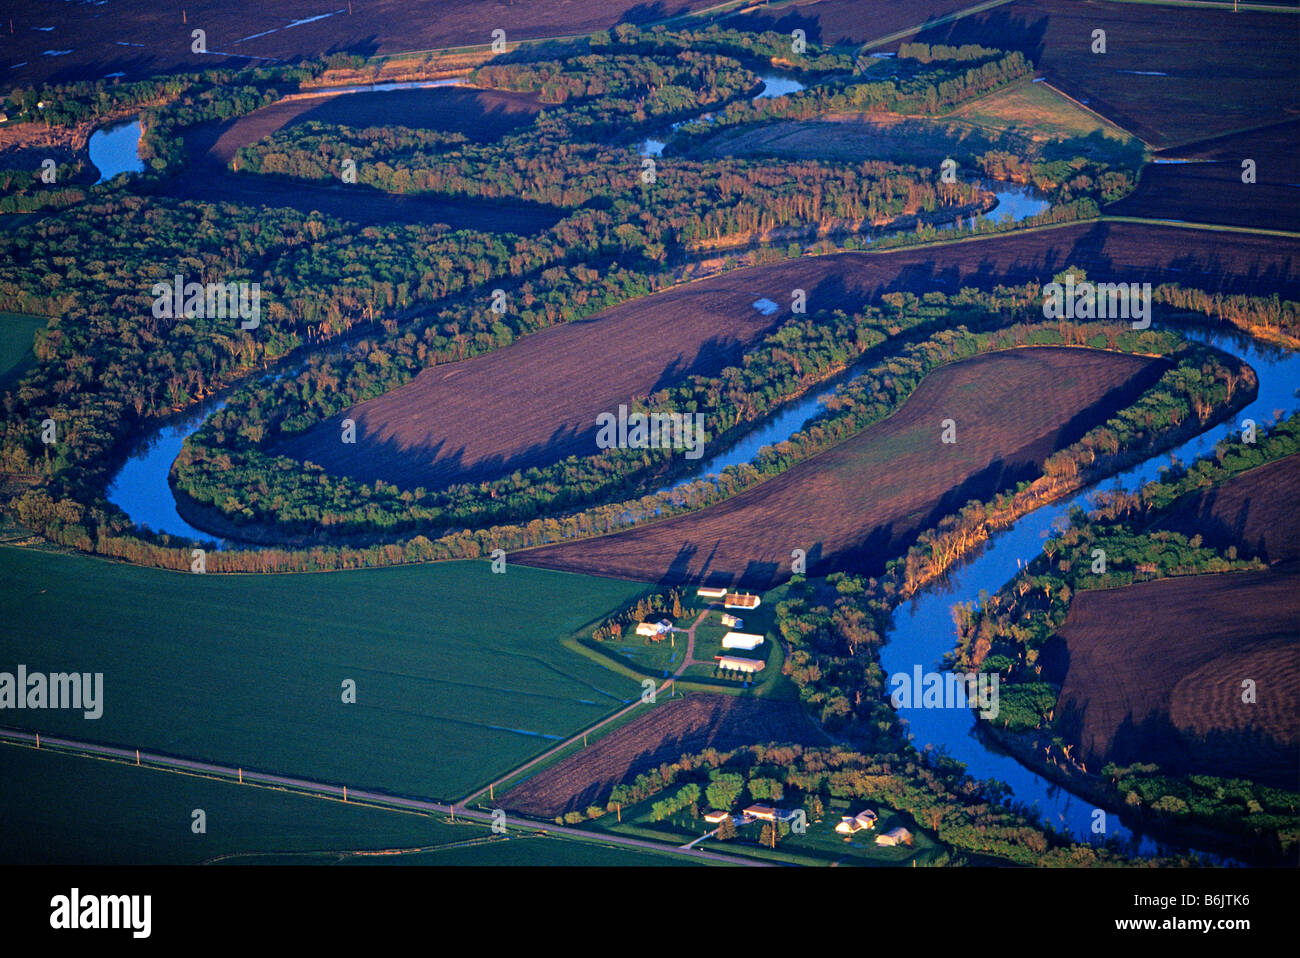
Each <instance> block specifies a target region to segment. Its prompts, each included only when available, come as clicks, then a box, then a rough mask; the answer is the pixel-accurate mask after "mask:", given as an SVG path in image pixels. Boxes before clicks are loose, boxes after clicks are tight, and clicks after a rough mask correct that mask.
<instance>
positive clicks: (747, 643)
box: [722, 632, 763, 652]
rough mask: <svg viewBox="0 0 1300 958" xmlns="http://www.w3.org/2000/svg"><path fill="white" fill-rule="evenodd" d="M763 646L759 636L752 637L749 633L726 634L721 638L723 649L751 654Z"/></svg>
mask: <svg viewBox="0 0 1300 958" xmlns="http://www.w3.org/2000/svg"><path fill="white" fill-rule="evenodd" d="M762 644H763V637H762V636H761V635H754V634H752V633H749V632H728V633H727V634H726V635H724V636H723V637H722V647H723V648H724V649H745V650H746V651H749V652H752V651H753V650H754V649H756V648H758V647H759V646H760V645H762Z"/></svg>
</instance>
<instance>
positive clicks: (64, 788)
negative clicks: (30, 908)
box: [0, 745, 681, 865]
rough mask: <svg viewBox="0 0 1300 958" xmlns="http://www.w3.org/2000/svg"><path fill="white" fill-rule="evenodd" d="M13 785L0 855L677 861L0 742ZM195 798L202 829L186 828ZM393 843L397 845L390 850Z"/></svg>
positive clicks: (102, 859) (241, 860)
mask: <svg viewBox="0 0 1300 958" xmlns="http://www.w3.org/2000/svg"><path fill="white" fill-rule="evenodd" d="M0 765H2V766H3V768H4V770H5V774H6V776H12V777H13V778H12V779H11V781H21V782H24V783H26V784H25V787H23V788H6V789H4V791H3V794H0V817H3V819H4V822H5V842H4V843H3V845H0V864H6V865H9V864H26V863H40V864H47V865H132V864H158V865H164V864H165V865H197V864H282V865H303V864H366V865H371V864H429V865H548V864H550V865H616V864H621V865H669V864H676V863H679V862H680V861H681V860H680V859H674V858H671V857H668V856H663V855H655V854H653V853H650V852H641V851H638V850H635V849H623V848H620V849H615V848H612V847H610V846H602V845H599V844H596V843H592V842H585V841H573V840H566V839H560V838H555V837H541V836H538V835H537V834H536V833H535V832H533V831H528V832H508V833H507V834H506V835H505V836H500V837H498V836H495V835H493V834H492V833H491V832H490V830H489V829H488V827H487V826H486V825H483V824H479V823H473V822H469V821H465V820H461V821H458V822H457V823H456V824H451V823H449V822H448V821H447V820H446V818H445V816H442V815H438V816H429V815H423V814H412V813H408V812H399V811H393V810H391V809H384V808H375V807H373V806H367V805H358V804H355V803H348V804H344V803H343V802H340V801H324V802H323V801H321V800H319V799H317V798H312V797H309V796H305V795H298V794H294V793H292V792H286V791H279V790H276V789H267V788H253V787H248V786H240V785H237V784H234V783H232V782H227V781H218V780H215V779H209V778H202V777H199V776H190V775H174V774H170V773H168V772H163V771H159V770H157V769H152V768H149V767H147V766H146V767H144V768H133V767H132V766H130V765H124V764H120V763H117V762H107V761H93V760H92V761H87V760H85V759H84V758H80V757H78V756H71V755H66V754H61V753H59V752H57V751H51V750H48V749H43V750H41V751H39V752H38V751H36V750H34V749H30V748H17V747H13V746H10V745H2V746H0ZM196 808H201V809H202V810H203V811H204V813H205V816H206V825H207V831H206V832H205V833H204V834H201V835H200V834H195V833H194V832H193V830H192V824H193V818H192V814H193V811H194V810H195V809H196ZM399 851H400V854H399V853H397V852H399Z"/></svg>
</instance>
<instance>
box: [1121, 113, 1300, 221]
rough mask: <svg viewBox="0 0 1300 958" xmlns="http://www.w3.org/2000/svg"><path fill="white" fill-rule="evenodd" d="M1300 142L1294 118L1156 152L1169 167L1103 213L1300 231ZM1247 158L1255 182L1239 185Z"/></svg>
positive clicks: (1156, 170) (1145, 173) (1152, 168)
mask: <svg viewBox="0 0 1300 958" xmlns="http://www.w3.org/2000/svg"><path fill="white" fill-rule="evenodd" d="M1298 138H1300V121H1295V120H1291V121H1288V122H1286V123H1279V124H1274V125H1272V126H1267V127H1261V128H1259V129H1256V130H1248V131H1246V132H1244V133H1236V134H1232V135H1230V136H1223V137H1216V138H1214V139H1210V140H1203V141H1200V142H1198V143H1192V144H1188V145H1187V146H1185V147H1181V148H1179V149H1175V150H1171V151H1168V153H1161V154H1158V158H1159V159H1168V160H1170V161H1171V162H1167V163H1153V164H1150V165H1148V166H1147V167H1146V168H1144V169H1143V170H1142V176H1141V178H1140V180H1139V181H1138V186H1137V189H1136V190H1134V191H1133V192H1132V193H1130V194H1129V195H1128V196H1126V197H1124V198H1123V199H1122V200H1120V201H1118V202H1116V203H1112V204H1110V205H1109V206H1107V207H1106V212H1107V213H1110V214H1113V215H1116V216H1149V217H1162V218H1166V219H1182V220H1191V221H1194V222H1198V223H1223V224H1225V225H1228V226H1251V227H1257V228H1262V229H1278V230H1291V231H1300V160H1297V159H1296V154H1295V144H1296V142H1297V139H1298ZM1245 159H1252V160H1254V161H1255V182H1254V183H1243V182H1242V161H1243V160H1245ZM1176 160H1194V161H1195V162H1172V161H1176Z"/></svg>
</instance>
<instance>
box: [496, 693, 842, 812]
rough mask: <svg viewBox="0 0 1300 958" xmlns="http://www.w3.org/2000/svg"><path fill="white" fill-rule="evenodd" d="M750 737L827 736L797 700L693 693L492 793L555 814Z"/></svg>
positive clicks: (814, 740)
mask: <svg viewBox="0 0 1300 958" xmlns="http://www.w3.org/2000/svg"><path fill="white" fill-rule="evenodd" d="M752 742H782V743H790V744H805V745H822V744H825V742H826V738H825V736H824V735H823V734H822V733H821V732H820V731H819V730H818V729H817V728H816V726H814V725H813V723H812V721H811V720H810V719H809V718H808V717H807V716H806V715H805V714H804V711H803V708H802V707H801V706H800V705H799V704H798V703H797V702H779V701H773V700H767V699H757V698H753V697H737V696H731V695H710V694H700V693H697V694H691V695H687V696H685V697H682V698H677V699H670V700H669V701H667V702H661V703H660V704H659V705H656V706H655V707H654V708H653V709H652V710H651V711H649V712H647V713H646V714H645V715H642V716H640V717H638V718H636V719H634V720H633V721H631V722H629V723H628V724H627V725H624V726H622V727H621V728H618V729H616V730H615V731H613V732H611V733H610V734H608V735H606V736H605V737H604V738H601V739H598V740H596V741H595V742H592V743H591V745H590V746H588V747H587V748H585V749H583V750H582V751H580V752H575V753H573V754H571V755H568V756H566V757H565V758H562V759H561V760H560V761H558V762H556V763H555V764H553V765H550V766H548V767H547V768H544V769H543V770H542V771H540V772H537V773H536V774H534V775H532V776H531V777H529V778H527V779H524V780H523V781H522V782H521V783H519V784H518V785H516V786H515V787H514V788H512V789H511V790H510V791H508V792H505V793H503V794H502V795H500V796H498V800H499V804H501V806H502V807H503V808H506V809H507V810H512V811H518V812H521V813H523V814H525V815H531V816H534V817H537V818H553V817H554V816H556V815H561V814H563V813H565V812H570V811H580V810H583V809H585V808H587V807H588V806H590V805H594V804H603V803H604V802H606V801H608V799H609V793H610V790H611V789H612V788H613V787H614V786H615V785H617V784H618V783H619V782H624V781H631V780H632V779H634V778H636V776H637V775H639V774H640V773H641V772H644V771H645V770H646V769H649V768H653V767H655V766H657V765H659V764H660V763H662V762H675V761H676V760H677V759H679V758H681V756H682V755H685V754H689V753H693V752H698V751H700V750H702V749H706V748H716V749H719V750H726V749H732V748H738V747H740V746H741V745H746V744H749V743H752Z"/></svg>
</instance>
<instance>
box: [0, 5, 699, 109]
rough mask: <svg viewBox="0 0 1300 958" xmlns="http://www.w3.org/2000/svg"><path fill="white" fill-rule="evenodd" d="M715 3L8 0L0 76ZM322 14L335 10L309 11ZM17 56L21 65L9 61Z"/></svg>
mask: <svg viewBox="0 0 1300 958" xmlns="http://www.w3.org/2000/svg"><path fill="white" fill-rule="evenodd" d="M716 2H717V0H526V2H525V0H457V2H455V3H451V2H448V0H352V2H351V3H349V0H338V2H337V3H329V4H322V3H319V2H316V0H277V2H276V3H250V2H248V0H186V2H185V3H184V4H161V3H144V2H137V3H128V4H123V3H111V4H102V5H101V4H90V3H75V4H73V3H68V4H64V3H61V4H58V5H57V6H52V5H51V4H49V3H47V2H43V0H13V2H11V3H9V4H7V5H6V9H5V15H4V17H3V19H2V20H0V30H2V31H3V33H4V34H5V36H4V40H5V43H4V46H3V48H0V49H3V56H0V77H3V78H4V84H3V89H9V88H11V87H12V86H33V85H36V84H40V83H46V82H53V83H67V82H71V81H73V80H98V79H100V78H102V77H106V76H109V75H111V74H115V73H122V74H125V79H127V80H138V79H143V78H145V77H148V76H151V75H154V74H158V73H181V72H190V71H196V70H207V69H212V68H213V67H220V66H245V65H265V64H267V63H268V62H270V63H274V62H292V61H295V60H299V59H302V58H305V57H315V56H319V55H321V54H325V53H340V52H341V53H351V54H360V55H362V56H372V55H377V54H392V53H401V52H405V51H411V50H431V49H441V48H444V47H459V46H467V45H473V44H490V43H491V42H492V31H493V30H495V29H498V28H500V29H502V30H505V31H506V39H507V41H508V42H514V41H515V40H523V39H534V38H541V37H559V36H569V35H572V34H578V33H590V32H593V31H595V30H601V29H606V28H608V27H612V26H614V25H615V24H618V23H625V22H630V23H645V22H648V21H653V20H658V19H662V18H664V17H667V16H674V15H676V14H679V13H683V12H687V11H691V10H698V9H701V8H704V7H709V6H713V5H714V4H715V3H716ZM349 10H350V12H349ZM336 11H341V12H336ZM326 13H329V14H332V16H327V17H324V18H322V19H319V20H314V19H312V18H315V17H320V16H321V15H322V14H326ZM182 14H183V15H182ZM10 18H12V20H13V26H14V29H13V33H12V34H10V33H9V20H10ZM307 21H310V22H307ZM45 27H53V28H54V29H53V30H48V31H47V30H45V29H43V28H45ZM195 29H203V30H204V31H206V34H207V49H208V53H207V54H206V55H204V54H196V53H192V52H191V43H192V41H191V36H190V34H191V31H193V30H195ZM268 31H269V32H268ZM259 34H260V36H259ZM47 50H57V51H68V52H66V53H60V54H59V55H57V56H56V55H52V54H51V55H47V54H46V53H45V51H47ZM20 63H21V64H23V66H20V67H17V68H16V69H15V68H14V67H16V66H17V64H20Z"/></svg>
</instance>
